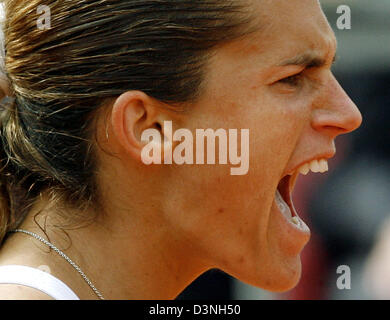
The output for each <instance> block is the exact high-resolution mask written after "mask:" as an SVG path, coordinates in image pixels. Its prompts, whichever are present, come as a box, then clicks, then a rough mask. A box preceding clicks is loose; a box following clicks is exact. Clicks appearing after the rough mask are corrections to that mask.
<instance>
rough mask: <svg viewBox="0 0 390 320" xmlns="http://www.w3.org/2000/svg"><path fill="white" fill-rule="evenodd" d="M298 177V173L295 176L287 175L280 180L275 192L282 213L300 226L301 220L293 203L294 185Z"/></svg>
mask: <svg viewBox="0 0 390 320" xmlns="http://www.w3.org/2000/svg"><path fill="white" fill-rule="evenodd" d="M297 177H298V173H296V174H294V175H287V176H285V177H284V178H283V179H282V180H280V182H279V184H278V188H277V189H276V192H275V200H276V204H277V205H278V208H279V210H280V212H281V213H283V215H284V216H285V217H286V218H287V219H288V220H289V221H291V222H292V223H294V224H295V225H297V226H299V224H300V221H301V220H300V218H299V216H298V214H297V212H296V210H295V208H294V204H293V201H292V191H293V185H294V182H295V180H296V179H297Z"/></svg>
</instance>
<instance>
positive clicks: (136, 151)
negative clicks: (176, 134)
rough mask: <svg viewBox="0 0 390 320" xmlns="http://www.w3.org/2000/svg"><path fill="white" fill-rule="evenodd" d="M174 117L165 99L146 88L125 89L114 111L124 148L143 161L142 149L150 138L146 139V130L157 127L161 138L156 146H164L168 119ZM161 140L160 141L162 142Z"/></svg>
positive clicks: (113, 122) (115, 126) (114, 128)
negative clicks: (143, 138) (169, 113)
mask: <svg viewBox="0 0 390 320" xmlns="http://www.w3.org/2000/svg"><path fill="white" fill-rule="evenodd" d="M168 120H170V119H169V117H168V113H167V112H164V109H163V108H162V103H160V102H159V101H157V100H156V99H153V98H151V97H149V96H148V95H147V94H145V93H144V92H142V91H128V92H125V93H123V94H122V95H121V96H120V97H119V98H118V99H117V100H116V101H115V103H114V105H113V108H112V112H111V125H112V131H113V133H114V134H115V136H116V138H117V140H118V142H119V144H120V145H121V146H122V148H123V149H124V150H125V152H127V153H128V154H130V155H131V156H132V157H133V158H134V159H135V160H137V161H142V159H141V157H142V150H143V148H144V147H145V146H146V145H147V144H148V141H143V140H142V134H143V133H144V132H145V130H148V129H153V131H154V132H155V133H156V135H158V136H159V137H158V138H159V139H158V140H157V143H158V144H159V145H156V146H155V147H156V149H158V150H160V152H162V150H163V149H164V132H163V125H164V121H168ZM158 141H159V142H158Z"/></svg>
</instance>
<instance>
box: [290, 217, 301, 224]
mask: <svg viewBox="0 0 390 320" xmlns="http://www.w3.org/2000/svg"><path fill="white" fill-rule="evenodd" d="M291 221H292V222H293V223H294V224H296V225H297V226H299V225H300V224H301V223H300V221H299V218H298V217H292V218H291Z"/></svg>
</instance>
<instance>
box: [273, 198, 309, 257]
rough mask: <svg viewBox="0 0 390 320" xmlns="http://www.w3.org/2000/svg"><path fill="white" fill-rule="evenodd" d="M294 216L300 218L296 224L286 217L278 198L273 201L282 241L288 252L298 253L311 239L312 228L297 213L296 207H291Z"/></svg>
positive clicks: (291, 253)
mask: <svg viewBox="0 0 390 320" xmlns="http://www.w3.org/2000/svg"><path fill="white" fill-rule="evenodd" d="M290 210H291V212H293V216H295V217H297V218H298V221H299V224H298V225H297V224H295V223H294V222H293V221H292V220H291V218H289V217H286V216H285V215H284V214H283V213H282V212H281V211H280V209H279V207H278V205H277V203H276V200H275V199H274V201H273V211H276V212H275V213H276V214H275V217H276V219H277V224H278V229H279V230H280V233H279V236H280V237H281V239H280V241H281V244H282V245H283V248H284V249H285V251H286V253H287V254H290V255H298V254H299V253H300V252H301V251H302V249H303V248H304V246H305V245H306V244H307V242H308V241H309V240H310V229H309V227H308V226H307V225H306V223H305V222H304V221H303V220H302V219H301V218H299V216H298V215H297V214H296V211H295V208H294V206H293V205H292V208H291V207H290Z"/></svg>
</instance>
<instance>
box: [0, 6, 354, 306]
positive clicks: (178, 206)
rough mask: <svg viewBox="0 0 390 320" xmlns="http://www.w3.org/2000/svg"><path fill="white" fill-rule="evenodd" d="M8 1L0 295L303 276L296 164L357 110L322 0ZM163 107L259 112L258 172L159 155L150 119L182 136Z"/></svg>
mask: <svg viewBox="0 0 390 320" xmlns="http://www.w3.org/2000/svg"><path fill="white" fill-rule="evenodd" d="M4 3H5V13H6V21H5V24H4V26H3V27H4V33H5V50H6V55H5V68H4V70H5V73H6V75H7V78H8V80H9V90H10V92H12V93H13V99H14V103H13V104H12V105H11V106H9V105H8V106H6V107H5V108H6V111H5V113H4V115H3V121H2V143H3V147H2V150H3V152H2V153H3V154H2V158H3V160H2V167H3V169H2V173H1V179H2V183H1V185H2V193H3V197H2V209H1V210H2V211H1V228H2V229H1V230H2V233H1V235H2V238H4V240H3V244H2V249H1V251H0V265H1V266H3V269H1V268H0V275H1V274H3V281H2V283H3V284H1V285H0V297H1V298H17V299H20V298H31V299H43V298H50V297H51V298H58V299H61V298H67V299H73V298H74V299H78V298H80V299H94V298H101V299H103V298H105V299H173V298H175V297H176V296H177V295H178V294H179V293H180V292H181V291H182V290H183V289H184V288H185V287H186V286H188V285H189V284H190V283H191V282H192V281H193V280H194V279H195V278H196V277H197V276H199V275H200V274H202V273H203V272H205V271H207V270H209V269H211V268H220V269H222V270H224V271H226V272H227V273H229V274H231V275H232V276H235V277H237V278H238V279H240V280H242V281H244V282H247V283H250V284H252V285H255V286H258V287H262V288H264V289H267V290H273V291H284V290H288V289H290V288H292V287H293V286H295V285H296V283H297V282H298V280H299V277H300V268H301V267H300V266H301V265H300V258H299V255H300V252H301V250H302V249H303V247H304V245H305V244H306V243H307V241H308V240H309V236H310V232H309V230H308V229H307V227H306V226H305V224H304V222H303V221H302V220H301V219H300V218H299V217H298V215H297V214H296V212H295V210H294V208H293V204H292V202H291V192H292V188H293V185H294V182H295V179H296V177H297V175H298V173H299V172H301V173H304V174H307V173H308V171H309V170H312V171H315V172H318V171H322V172H324V171H326V170H327V162H326V159H328V158H330V157H332V156H333V155H334V153H335V149H334V139H335V138H336V136H338V135H340V134H343V133H347V132H350V131H353V130H354V129H356V128H357V127H358V126H359V125H360V123H361V115H360V113H359V111H358V110H357V108H356V106H355V105H354V104H353V102H352V101H351V100H350V99H349V97H348V96H347V95H346V94H345V92H344V91H343V90H342V88H341V87H340V85H339V84H338V83H337V81H336V80H335V78H334V77H333V75H332V73H331V71H330V68H331V65H332V62H333V60H334V56H335V50H336V41H335V38H334V35H333V33H332V31H331V28H330V26H329V25H328V23H327V21H326V18H325V17H324V15H323V13H322V11H321V8H320V6H319V3H318V1H316V0H305V1H302V0H299V1H298V0H293V1H281V2H278V3H275V2H273V1H266V0H264V1H246V0H242V1H239V0H236V1H223V2H221V1H218V0H208V1H206V0H203V1H201V0H199V1H184V0H177V1H176V0H175V1H172V0H169V1H168V0H167V1H164V0H159V1H155V0H144V1H143V0H139V1H109V0H105V1H92V0H91V1H83V2H79V1H40V0H29V1H4ZM40 5H45V6H46V7H40V9H38V7H39V6H40ZM37 12H39V13H37ZM37 20H39V23H38V24H37ZM45 24H46V26H45ZM166 123H170V124H172V126H173V128H172V129H173V130H174V131H176V130H177V129H180V128H185V129H187V130H189V132H191V133H193V136H196V134H195V133H196V132H197V131H196V130H197V129H213V130H217V129H219V128H223V129H225V130H226V131H227V130H230V129H233V130H234V129H236V130H240V129H248V130H249V132H250V140H249V141H250V142H249V149H248V150H247V151H245V152H247V154H246V156H248V157H249V164H250V166H249V170H248V172H247V173H246V174H242V175H231V174H230V167H229V166H227V165H224V164H223V163H221V162H220V163H219V164H214V165H213V164H207V165H200V164H198V163H193V164H184V165H180V164H177V163H175V162H173V163H172V164H152V165H147V164H145V161H143V160H144V153H143V150H144V148H145V146H146V145H147V142H146V141H145V139H144V138H143V133H145V132H146V131H147V130H151V129H153V130H154V131H153V132H158V134H159V136H160V138H161V139H160V142H159V140H158V139H157V140H155V141H153V143H154V146H155V147H156V148H155V149H154V150H160V151H161V153H162V154H163V155H164V157H166V155H168V154H169V152H171V151H172V150H173V148H174V147H175V146H177V145H178V144H179V141H172V140H170V139H169V134H168V132H167V127H166ZM187 132H188V131H187ZM167 141H168V143H164V142H167ZM219 141H221V140H219ZM238 141H240V139H238ZM169 142H171V144H170V143H169ZM214 142H215V141H214ZM220 143H221V142H220ZM242 146H243V143H242V141H241V143H239V146H238V147H242ZM186 150H187V151H188V150H189V149H186ZM241 150H244V149H241ZM193 151H194V152H195V153H196V152H198V153H199V152H200V153H202V152H203V151H204V148H199V149H197V150H193ZM222 151H224V150H222ZM225 151H226V152H227V150H225ZM230 151H231V150H230ZM249 151H250V152H249ZM222 155H223V152H222ZM197 156H199V154H197ZM219 156H220V157H221V154H219ZM50 248H51V249H50ZM20 266H24V269H23V270H24V271H23V270H22V269H20ZM18 267H19V269H18ZM26 267H29V268H28V269H26ZM22 268H23V267H22ZM37 269H44V270H46V271H49V272H50V275H49V276H50V280H47V281H48V282H49V283H50V284H52V286H50V285H49V287H45V288H42V286H41V285H37V284H36V283H32V282H34V281H33V280H32V279H34V278H35V279H41V277H46V278H47V277H48V276H47V275H48V274H49V273H43V272H41V271H40V270H37ZM26 275H27V276H26ZM10 278H13V279H14V280H13V281H11V280H9V279H10ZM15 278H16V280H15ZM21 278H23V281H22V280H20V279H21ZM7 279H8V280H7ZM7 281H8V284H7ZM10 283H11V284H10ZM40 283H42V282H40ZM17 284H19V285H22V286H18V285H17ZM28 286H30V287H28Z"/></svg>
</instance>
